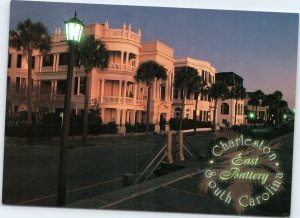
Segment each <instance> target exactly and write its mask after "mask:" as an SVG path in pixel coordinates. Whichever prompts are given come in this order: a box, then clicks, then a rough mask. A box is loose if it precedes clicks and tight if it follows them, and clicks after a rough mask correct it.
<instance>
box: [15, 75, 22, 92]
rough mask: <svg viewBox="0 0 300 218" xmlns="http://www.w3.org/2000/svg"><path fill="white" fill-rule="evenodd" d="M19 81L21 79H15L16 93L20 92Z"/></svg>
mask: <svg viewBox="0 0 300 218" xmlns="http://www.w3.org/2000/svg"><path fill="white" fill-rule="evenodd" d="M20 81H21V78H20V77H16V91H17V92H18V91H20Z"/></svg>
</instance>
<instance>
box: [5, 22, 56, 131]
mask: <svg viewBox="0 0 300 218" xmlns="http://www.w3.org/2000/svg"><path fill="white" fill-rule="evenodd" d="M50 44H51V38H50V36H49V33H48V30H47V28H46V27H45V26H44V24H42V23H40V22H36V23H34V22H32V21H31V20H30V19H27V20H25V21H24V22H19V23H18V24H17V27H16V30H11V31H9V46H10V47H12V48H14V49H16V50H17V51H22V53H23V54H24V55H27V60H28V62H27V64H28V87H27V122H28V125H29V126H30V125H31V124H32V118H31V113H32V105H31V101H32V99H31V98H32V96H31V95H32V53H33V51H34V50H39V51H40V52H41V53H45V52H47V51H49V50H50Z"/></svg>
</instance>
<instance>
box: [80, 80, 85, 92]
mask: <svg viewBox="0 0 300 218" xmlns="http://www.w3.org/2000/svg"><path fill="white" fill-rule="evenodd" d="M79 92H80V94H83V95H84V94H85V77H80V90H79Z"/></svg>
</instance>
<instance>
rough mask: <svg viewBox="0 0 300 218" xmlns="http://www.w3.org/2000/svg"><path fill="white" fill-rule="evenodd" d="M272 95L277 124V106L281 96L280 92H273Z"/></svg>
mask: <svg viewBox="0 0 300 218" xmlns="http://www.w3.org/2000/svg"><path fill="white" fill-rule="evenodd" d="M272 95H273V96H274V101H275V112H276V115H277V118H276V122H277V123H279V104H280V100H281V99H282V96H283V94H282V92H281V91H275V92H274V93H273V94H272Z"/></svg>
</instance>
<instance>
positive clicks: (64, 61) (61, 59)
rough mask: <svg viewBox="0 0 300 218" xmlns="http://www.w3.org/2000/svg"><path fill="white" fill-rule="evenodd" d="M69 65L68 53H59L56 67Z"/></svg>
mask: <svg viewBox="0 0 300 218" xmlns="http://www.w3.org/2000/svg"><path fill="white" fill-rule="evenodd" d="M68 63H69V55H68V53H61V54H60V55H59V62H58V65H68Z"/></svg>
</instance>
